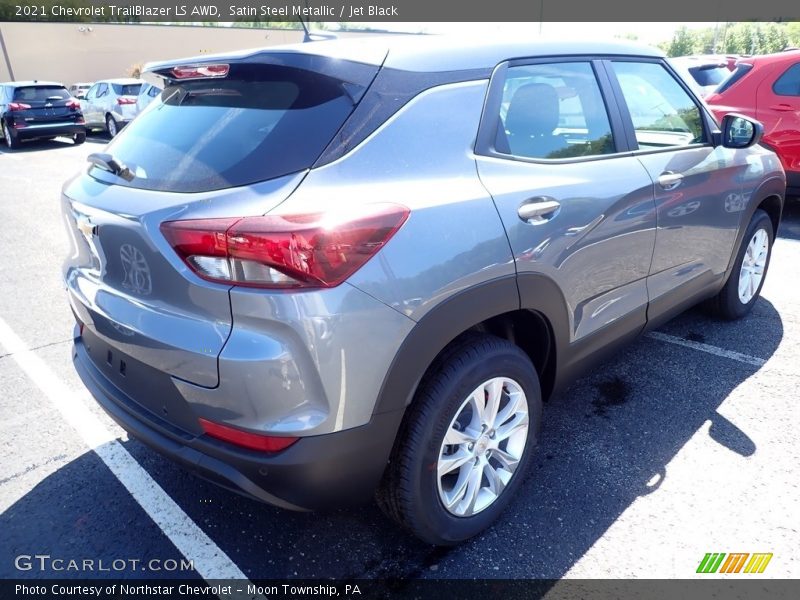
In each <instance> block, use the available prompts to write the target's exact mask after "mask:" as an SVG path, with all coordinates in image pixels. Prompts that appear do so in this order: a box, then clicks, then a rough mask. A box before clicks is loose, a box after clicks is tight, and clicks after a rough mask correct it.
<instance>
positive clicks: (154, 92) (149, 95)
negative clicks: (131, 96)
mask: <svg viewBox="0 0 800 600" xmlns="http://www.w3.org/2000/svg"><path fill="white" fill-rule="evenodd" d="M162 91H163V89H162V88H160V87H158V86H157V85H153V84H151V83H145V84H142V87H141V89H140V90H139V95H138V96H136V114H137V115H138V114H139V113H140V112H142V111H143V110H144V109H145V108H147V107H148V106H149V105H150V103H151V102H152V101H153V100H155V99H156V98H157V97H158V95H159V94H160V93H161V92H162Z"/></svg>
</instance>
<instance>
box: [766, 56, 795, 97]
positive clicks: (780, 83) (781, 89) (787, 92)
mask: <svg viewBox="0 0 800 600" xmlns="http://www.w3.org/2000/svg"><path fill="white" fill-rule="evenodd" d="M772 91H773V92H775V93H776V94H777V95H778V96H800V63H795V64H793V65H792V66H791V67H789V68H788V69H787V70H786V71H785V72H784V74H783V75H781V76H780V77H778V80H777V81H776V82H775V84H774V85H773V86H772Z"/></svg>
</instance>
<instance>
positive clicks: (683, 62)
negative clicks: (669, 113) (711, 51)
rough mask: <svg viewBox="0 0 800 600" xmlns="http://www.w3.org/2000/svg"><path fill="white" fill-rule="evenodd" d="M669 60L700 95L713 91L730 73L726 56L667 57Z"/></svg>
mask: <svg viewBox="0 0 800 600" xmlns="http://www.w3.org/2000/svg"><path fill="white" fill-rule="evenodd" d="M669 62H670V63H671V64H672V66H673V67H674V69H675V70H676V71H678V74H679V75H680V76H681V77H683V79H684V80H685V81H687V82H688V83H689V84H690V85H692V86H694V87H695V89H696V90H697V91H699V92H700V95H701V96H707V95H708V94H710V93H711V92H713V91H714V90H715V89H716V88H717V86H718V85H719V84H720V83H722V81H723V80H724V79H725V78H726V77H728V75H730V69H729V68H728V58H727V57H725V56H714V55H701V56H679V57H677V58H671V59H669Z"/></svg>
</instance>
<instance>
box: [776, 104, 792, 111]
mask: <svg viewBox="0 0 800 600" xmlns="http://www.w3.org/2000/svg"><path fill="white" fill-rule="evenodd" d="M770 109H772V110H777V111H778V112H792V111H793V110H794V108H793V107H792V105H791V104H773V105H772V106H770Z"/></svg>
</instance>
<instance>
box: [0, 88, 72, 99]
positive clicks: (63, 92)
mask: <svg viewBox="0 0 800 600" xmlns="http://www.w3.org/2000/svg"><path fill="white" fill-rule="evenodd" d="M67 98H69V92H68V91H67V88H65V87H63V86H58V85H36V86H33V85H32V86H28V87H19V88H16V89H15V90H14V102H47V101H48V100H66V99H67Z"/></svg>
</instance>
